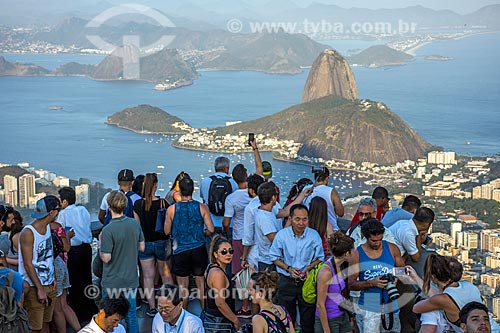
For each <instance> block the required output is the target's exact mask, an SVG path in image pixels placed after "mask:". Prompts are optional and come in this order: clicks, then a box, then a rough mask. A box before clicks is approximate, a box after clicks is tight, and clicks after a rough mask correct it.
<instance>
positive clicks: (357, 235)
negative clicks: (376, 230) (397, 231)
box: [349, 225, 398, 248]
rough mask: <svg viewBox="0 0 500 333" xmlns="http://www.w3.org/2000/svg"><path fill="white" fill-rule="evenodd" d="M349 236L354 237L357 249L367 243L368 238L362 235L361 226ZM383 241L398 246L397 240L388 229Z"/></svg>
mask: <svg viewBox="0 0 500 333" xmlns="http://www.w3.org/2000/svg"><path fill="white" fill-rule="evenodd" d="M349 236H350V237H352V239H353V240H354V248H357V247H358V246H360V245H363V244H365V243H366V238H365V237H364V236H363V234H362V233H361V226H359V225H358V226H357V227H356V228H355V229H354V230H353V231H352V233H351V234H350V235H349ZM382 240H385V241H387V242H389V243H392V244H394V245H398V244H397V242H396V239H394V235H393V234H392V232H391V231H390V230H389V229H387V228H385V231H384V237H383V238H382Z"/></svg>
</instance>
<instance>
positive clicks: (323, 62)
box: [302, 49, 358, 103]
mask: <svg viewBox="0 0 500 333" xmlns="http://www.w3.org/2000/svg"><path fill="white" fill-rule="evenodd" d="M331 95H334V96H339V97H343V98H346V99H350V100H355V99H357V98H358V88H357V87H356V81H355V79H354V74H353V73H352V70H351V68H350V67H349V64H348V63H347V61H346V60H345V59H344V58H343V57H342V56H341V55H340V54H339V53H337V52H336V51H335V50H331V49H328V50H325V51H324V52H323V53H321V54H320V55H319V56H318V57H317V58H316V60H315V61H314V63H313V65H312V67H311V71H310V72H309V76H308V78H307V82H306V85H305V87H304V92H303V94H302V103H307V102H310V101H313V100H315V99H318V98H322V97H325V96H331Z"/></svg>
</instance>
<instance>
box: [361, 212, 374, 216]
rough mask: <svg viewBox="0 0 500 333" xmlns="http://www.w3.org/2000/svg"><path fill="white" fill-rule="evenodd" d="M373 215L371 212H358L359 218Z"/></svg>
mask: <svg viewBox="0 0 500 333" xmlns="http://www.w3.org/2000/svg"><path fill="white" fill-rule="evenodd" d="M372 214H373V212H371V213H363V212H358V215H359V217H362V216H370V215H372Z"/></svg>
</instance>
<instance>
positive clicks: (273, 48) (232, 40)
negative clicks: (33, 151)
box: [0, 18, 327, 85]
mask: <svg viewBox="0 0 500 333" xmlns="http://www.w3.org/2000/svg"><path fill="white" fill-rule="evenodd" d="M83 23H84V22H83V21H82V20H80V19H75V18H72V19H68V20H66V21H65V22H63V23H62V24H61V25H60V26H59V27H58V28H57V29H56V30H54V31H52V33H50V34H47V35H45V37H46V38H49V37H50V38H49V39H50V41H51V42H52V43H59V42H60V43H62V42H64V43H76V42H77V41H78V40H80V39H81V38H84V34H83V32H82V31H80V30H78V28H76V27H78V26H80V27H81V26H82V25H83ZM133 26H134V27H135V28H137V29H138V30H136V32H140V31H143V29H146V30H147V29H149V25H147V24H143V25H136V24H134V25H133ZM64 31H66V32H67V33H66V34H65V33H64ZM176 31H177V32H180V33H183V34H184V35H183V36H184V38H176V40H178V41H177V42H175V41H176V40H174V43H173V45H171V46H172V47H176V48H175V49H172V48H165V49H163V50H161V51H160V52H156V53H153V54H151V55H149V56H145V57H142V58H140V77H139V79H141V80H146V81H152V82H165V81H169V82H175V81H184V84H182V85H186V84H190V83H192V81H193V80H194V79H196V78H197V77H198V73H197V70H252V71H261V72H266V73H287V74H296V73H300V72H302V71H303V68H304V67H307V66H310V65H311V64H312V62H313V61H314V59H315V57H316V56H317V55H318V54H319V53H321V52H322V51H323V50H325V49H326V48H327V46H326V45H323V44H319V43H317V42H315V41H313V40H312V39H310V38H308V37H306V36H304V35H299V34H287V33H275V34H268V33H261V34H230V33H228V32H224V31H220V30H212V31H209V32H206V33H205V32H196V31H188V30H185V29H179V28H176ZM58 36H61V37H62V36H64V40H59V41H58V40H57V38H58ZM69 36H72V37H71V38H73V39H71V38H70V37H69ZM123 52H125V53H126V52H131V53H134V52H136V53H137V52H138V51H137V50H134V49H132V47H130V46H129V47H128V48H118V49H117V50H115V51H114V53H113V54H112V55H109V56H107V57H106V58H105V59H104V60H103V61H102V62H101V63H100V64H98V65H96V66H92V65H81V64H77V63H69V64H66V65H63V66H60V67H59V68H57V69H56V70H55V71H53V72H50V71H47V70H45V69H42V68H41V67H39V68H38V71H39V73H40V74H38V75H44V74H49V73H52V74H55V75H84V76H88V77H90V78H93V79H99V80H117V79H122V78H124V73H123V64H122V58H120V57H119V54H120V53H123ZM3 60H4V61H5V59H3ZM5 66H7V62H5V64H4V67H5ZM9 66H11V67H12V66H14V64H10V65H9ZM32 67H33V66H32ZM30 68H31V67H30ZM28 69H29V68H26V66H25V68H23V69H22V68H21V67H19V65H18V67H17V68H16V71H13V69H9V70H10V71H11V72H7V71H8V68H7V67H5V68H4V70H3V71H2V70H1V67H0V73H2V72H4V75H18V74H15V73H24V72H26V71H27V70H28ZM30 70H31V71H33V72H35V68H31V69H30ZM19 75H24V74H19ZM33 75H36V74H33Z"/></svg>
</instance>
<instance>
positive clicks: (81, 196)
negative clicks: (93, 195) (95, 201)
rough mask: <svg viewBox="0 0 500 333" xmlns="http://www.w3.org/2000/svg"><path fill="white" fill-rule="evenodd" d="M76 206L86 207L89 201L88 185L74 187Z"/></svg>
mask: <svg viewBox="0 0 500 333" xmlns="http://www.w3.org/2000/svg"><path fill="white" fill-rule="evenodd" d="M75 193H76V204H78V205H86V204H88V203H89V201H90V187H89V185H88V184H82V185H78V186H75Z"/></svg>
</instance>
